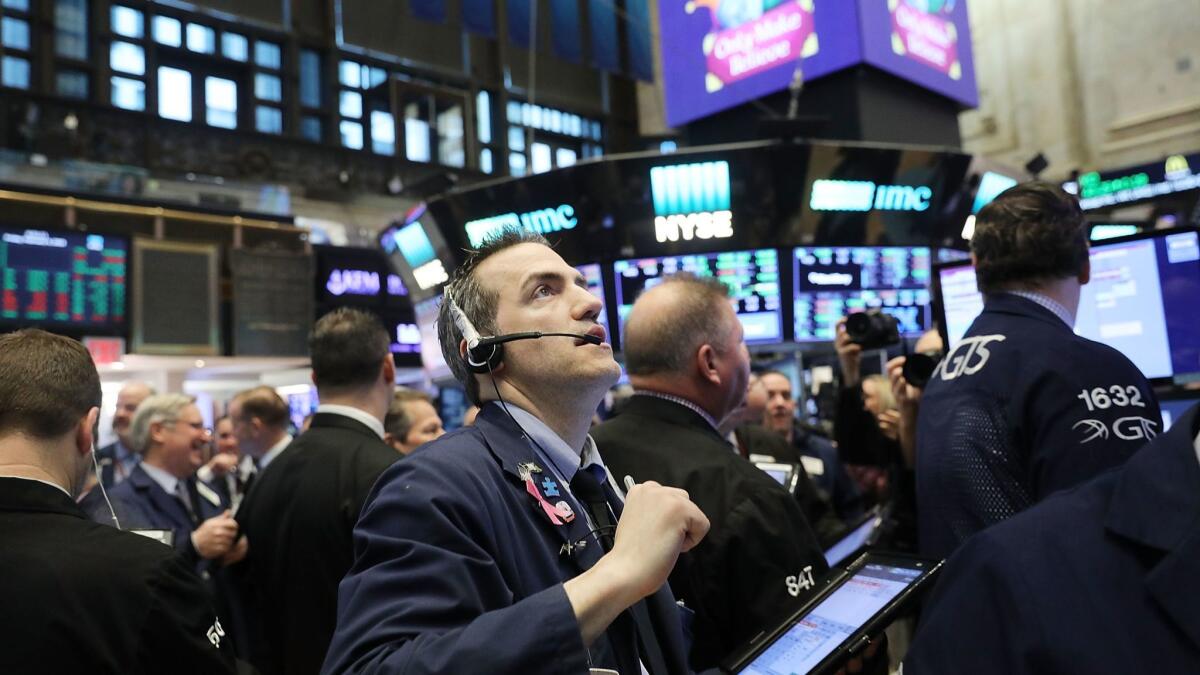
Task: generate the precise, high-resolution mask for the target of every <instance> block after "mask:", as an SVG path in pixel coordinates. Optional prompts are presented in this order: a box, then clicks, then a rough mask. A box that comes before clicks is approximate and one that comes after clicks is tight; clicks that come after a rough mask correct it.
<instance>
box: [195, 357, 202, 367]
mask: <svg viewBox="0 0 1200 675" xmlns="http://www.w3.org/2000/svg"><path fill="white" fill-rule="evenodd" d="M196 367H197V368H203V367H204V359H196Z"/></svg>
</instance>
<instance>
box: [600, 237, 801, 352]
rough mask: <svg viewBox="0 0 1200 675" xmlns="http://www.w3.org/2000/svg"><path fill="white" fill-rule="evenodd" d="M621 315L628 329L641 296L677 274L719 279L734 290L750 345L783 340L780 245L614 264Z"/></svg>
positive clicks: (738, 313)
mask: <svg viewBox="0 0 1200 675" xmlns="http://www.w3.org/2000/svg"><path fill="white" fill-rule="evenodd" d="M613 272H614V276H615V281H616V290H617V318H618V321H619V328H620V330H621V332H622V333H624V329H625V319H626V318H627V317H628V316H629V310H630V309H632V307H633V303H634V301H635V300H637V297H638V295H639V294H640V293H641V292H642V291H644V290H646V289H648V288H651V287H653V286H655V285H657V284H659V283H661V282H662V280H663V279H664V278H666V277H667V276H669V275H671V274H675V273H676V272H691V273H692V274H695V275H696V276H701V277H715V278H717V279H719V280H720V281H721V282H722V283H724V284H725V285H726V286H727V287H728V288H729V294H730V297H731V298H732V299H733V301H734V303H735V307H734V308H735V310H736V311H737V315H738V319H740V320H741V322H742V327H743V328H744V329H745V335H746V343H747V344H767V343H774V342H780V341H782V340H783V314H782V312H781V311H780V310H781V307H780V305H781V301H780V295H779V260H778V253H777V252H776V251H775V250H774V249H759V250H756V251H728V252H724V253H699V254H695V255H682V256H670V257H664V258H640V259H636V260H618V261H616V262H615V263H613Z"/></svg>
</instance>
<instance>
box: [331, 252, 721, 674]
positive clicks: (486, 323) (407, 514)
mask: <svg viewBox="0 0 1200 675" xmlns="http://www.w3.org/2000/svg"><path fill="white" fill-rule="evenodd" d="M600 311H601V305H600V301H599V300H598V299H597V298H596V297H595V296H593V295H592V294H591V293H589V292H588V290H587V287H586V283H585V281H584V278H583V277H582V275H580V274H579V273H578V272H577V271H576V270H575V269H574V268H573V267H571V266H569V265H567V264H566V263H565V262H564V261H563V260H562V258H560V257H559V256H558V255H557V254H556V253H554V251H553V250H551V249H550V248H549V247H548V246H547V244H546V242H545V240H544V239H543V238H542V237H541V236H540V235H535V234H529V233H526V232H523V231H519V230H506V231H503V232H501V233H500V234H499V235H498V236H497V237H495V238H493V239H492V240H490V241H488V242H486V243H485V244H484V245H483V246H482V247H481V248H480V249H479V250H478V251H473V252H471V253H470V254H469V256H468V259H467V260H466V262H465V263H464V264H463V265H462V266H461V267H460V268H459V269H458V270H457V271H456V272H455V275H454V277H453V279H452V280H451V281H450V283H449V285H448V286H447V288H446V292H445V298H444V300H443V303H442V307H441V310H440V314H439V321H438V334H439V338H440V340H441V343H442V352H443V354H444V355H445V357H446V361H447V363H449V364H450V366H451V368H452V369H453V371H454V373H455V375H456V377H457V378H458V379H459V381H460V382H462V383H463V385H464V386H465V387H466V390H467V393H468V396H469V397H470V399H471V402H472V403H474V404H478V405H480V407H481V411H480V413H479V416H478V418H477V419H476V421H475V424H474V425H472V426H470V427H467V428H464V429H460V430H457V431H454V432H452V433H449V434H447V435H445V436H443V437H442V438H440V439H438V440H436V441H434V442H432V443H428V444H426V445H424V446H423V447H422V448H420V449H418V450H417V451H415V452H414V453H413V454H411V455H409V456H408V457H407V458H406V459H405V460H404V461H401V462H398V463H397V464H395V465H393V466H392V467H391V468H390V469H388V470H387V471H385V472H384V474H383V475H382V476H381V477H380V479H379V481H378V482H377V483H376V484H375V487H374V489H373V490H372V492H371V494H370V496H369V497H368V499H367V502H366V505H365V506H364V508H363V511H362V514H361V516H360V518H359V521H358V525H357V526H356V527H355V531H354V549H355V550H354V553H355V562H354V566H353V567H352V568H351V570H350V573H349V574H348V575H347V576H346V578H345V580H344V581H343V582H342V585H341V587H340V589H339V598H338V628H337V631H336V633H335V635H334V639H333V643H332V644H331V646H330V651H329V654H328V656H327V658H326V661H325V666H324V669H323V672H326V673H359V672H407V673H426V672H482V671H487V672H491V673H524V672H538V673H580V672H587V671H588V670H589V668H591V669H596V670H600V671H601V672H604V670H603V669H607V671H609V672H611V671H612V670H616V671H618V672H621V673H632V674H635V675H636V674H637V673H639V672H647V673H649V674H650V675H667V674H674V673H686V672H687V663H686V654H687V648H686V645H685V642H684V638H683V631H682V623H681V616H680V610H679V608H678V607H677V606H676V604H675V602H674V598H673V597H672V596H671V593H670V590H669V589H668V588H667V587H666V586H665V582H666V580H667V576H668V574H669V573H670V571H671V569H672V567H673V566H674V564H675V561H676V559H677V557H678V556H679V553H680V552H681V551H686V550H688V549H690V548H692V547H693V546H695V545H696V543H698V542H699V541H700V539H702V538H703V536H704V534H705V533H706V531H707V529H708V521H707V519H706V518H705V517H704V514H703V513H701V512H700V510H699V509H698V508H697V507H696V506H695V505H694V504H693V503H692V502H691V501H690V500H689V499H688V498H687V494H686V493H685V492H683V491H682V490H677V489H673V488H667V487H663V486H661V485H658V484H656V483H652V482H647V483H644V484H641V485H637V486H633V487H632V488H630V489H629V490H628V492H624V491H623V490H622V487H625V486H621V485H620V484H619V482H618V481H617V480H616V479H618V478H619V477H617V476H611V475H608V472H607V471H606V470H605V467H604V463H603V461H602V460H601V459H600V456H599V454H598V453H597V452H596V448H595V443H594V442H593V441H592V440H591V438H590V437H589V436H588V435H587V432H588V427H589V424H590V421H591V417H592V414H593V412H594V411H595V409H596V407H597V406H598V405H599V403H600V401H601V399H602V398H603V396H604V393H605V391H607V390H608V388H609V387H611V386H612V384H613V383H614V382H616V380H617V378H618V376H619V374H620V371H619V369H618V366H617V364H616V362H615V361H614V360H613V356H612V350H611V348H610V347H609V346H608V345H607V344H605V343H604V342H603V338H604V329H603V328H602V327H601V326H600V325H599V323H598V322H597V317H598V316H599V312H600ZM515 333H522V335H520V336H519V337H518V336H515V335H514V334H515ZM539 335H542V337H540V338H539V337H538V336H539ZM490 336H507V337H508V339H507V340H505V341H504V343H503V344H496V343H495V342H494V341H491V340H487V338H488V337H490ZM481 338H483V339H482V340H481ZM618 518H619V525H618V526H614V525H613V523H614V522H615V521H617V519H618Z"/></svg>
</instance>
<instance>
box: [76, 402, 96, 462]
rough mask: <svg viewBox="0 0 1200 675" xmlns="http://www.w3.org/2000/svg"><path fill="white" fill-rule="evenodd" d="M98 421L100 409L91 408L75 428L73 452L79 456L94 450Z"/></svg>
mask: <svg viewBox="0 0 1200 675" xmlns="http://www.w3.org/2000/svg"><path fill="white" fill-rule="evenodd" d="M99 420H100V409H99V408H92V409H91V410H89V411H88V413H87V415H84V416H83V419H81V420H79V424H78V426H76V427H75V450H76V452H78V453H79V454H80V455H85V456H86V455H87V454H88V453H89V452H92V450H94V449H95V445H96V426H97V422H98V421H99Z"/></svg>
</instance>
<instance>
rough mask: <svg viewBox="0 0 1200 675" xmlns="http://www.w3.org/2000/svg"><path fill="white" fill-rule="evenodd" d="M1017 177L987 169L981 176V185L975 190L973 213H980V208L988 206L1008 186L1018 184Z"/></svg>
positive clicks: (972, 205)
mask: <svg viewBox="0 0 1200 675" xmlns="http://www.w3.org/2000/svg"><path fill="white" fill-rule="evenodd" d="M1017 182H1018V181H1017V179H1016V178H1013V177H1011V176H1005V175H1004V174H1002V173H996V172H995V171H985V172H984V173H983V175H982V176H980V178H979V187H978V188H976V190H975V200H974V201H973V202H972V203H971V213H979V209H982V208H983V207H985V206H987V205H988V204H989V203H991V201H992V200H993V199H995V198H996V197H999V196H1000V193H1001V192H1004V191H1005V190H1007V189H1008V188H1010V187H1012V186H1014V185H1016V184H1017Z"/></svg>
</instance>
